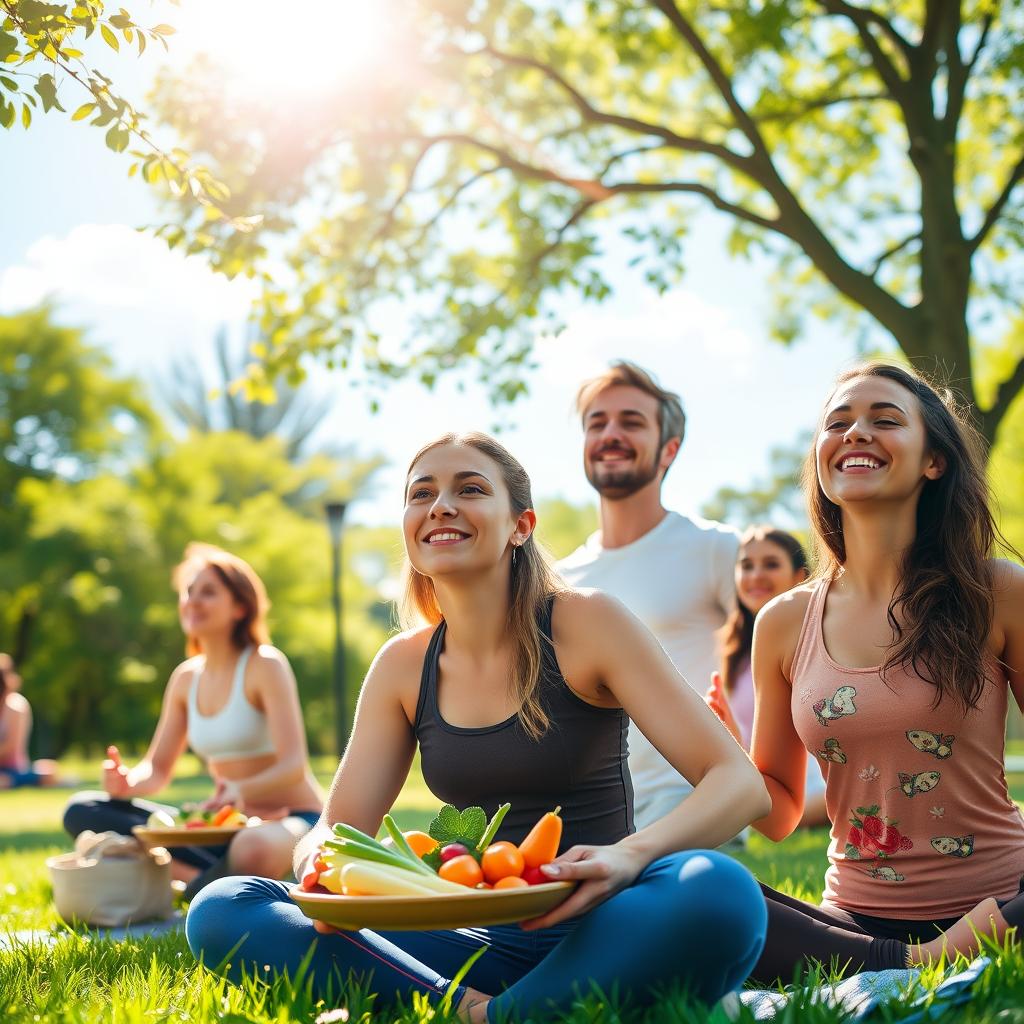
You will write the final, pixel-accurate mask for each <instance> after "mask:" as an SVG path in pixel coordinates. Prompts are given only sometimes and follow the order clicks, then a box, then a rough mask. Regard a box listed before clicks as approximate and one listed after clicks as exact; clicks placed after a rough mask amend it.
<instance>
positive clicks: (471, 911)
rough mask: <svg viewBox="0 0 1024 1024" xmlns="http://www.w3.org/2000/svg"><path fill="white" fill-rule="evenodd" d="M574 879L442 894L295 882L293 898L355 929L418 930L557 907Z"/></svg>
mask: <svg viewBox="0 0 1024 1024" xmlns="http://www.w3.org/2000/svg"><path fill="white" fill-rule="evenodd" d="M576 884H577V883H576V882H545V883H544V884H543V885H531V886H530V887H529V888H528V889H499V890H498V891H497V892H494V891H487V890H483V891H478V890H474V889H467V890H466V895H465V896H463V895H462V894H461V893H455V894H454V895H451V896H449V895H444V896H336V895H334V894H333V893H324V892H306V891H305V889H303V888H302V887H301V886H298V885H293V886H292V887H291V889H290V891H289V895H290V896H291V898H292V899H293V900H294V901H295V902H296V903H297V904H298V905H299V907H301V909H302V912H303V913H304V914H305V915H306V917H311V918H313V919H314V920H317V921H323V922H325V923H326V924H329V925H333V926H334V927H335V928H342V929H344V930H345V931H353V932H354V931H359V929H360V928H373V929H376V930H378V931H422V930H425V929H430V928H472V927H474V926H477V925H488V924H512V923H513V922H516V921H525V920H527V918H531V917H539V916H540V915H541V914H544V913H546V912H547V911H549V910H551V908H552V907H557V906H558V904H559V903H561V902H562V900H564V899H565V898H566V897H567V896H568V895H569V893H570V892H572V890H573V889H575V888H576Z"/></svg>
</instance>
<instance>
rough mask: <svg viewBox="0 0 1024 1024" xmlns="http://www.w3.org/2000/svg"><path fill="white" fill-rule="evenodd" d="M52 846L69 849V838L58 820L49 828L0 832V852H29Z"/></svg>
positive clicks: (47, 848)
mask: <svg viewBox="0 0 1024 1024" xmlns="http://www.w3.org/2000/svg"><path fill="white" fill-rule="evenodd" d="M54 846H59V847H61V848H64V847H67V849H69V850H70V849H71V838H70V837H69V836H68V834H67V832H65V831H64V829H62V828H61V827H60V823H59V822H58V823H57V825H56V827H55V828H53V829H50V830H43V829H38V830H37V829H33V830H29V831H25V832H0V853H31V852H32V851H34V850H50V849H52V848H53V847H54Z"/></svg>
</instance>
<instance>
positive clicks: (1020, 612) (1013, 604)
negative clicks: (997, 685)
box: [992, 561, 1024, 711]
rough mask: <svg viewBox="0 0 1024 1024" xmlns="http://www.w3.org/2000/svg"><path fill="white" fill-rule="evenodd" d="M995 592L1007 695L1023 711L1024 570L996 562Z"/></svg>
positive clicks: (996, 615)
mask: <svg viewBox="0 0 1024 1024" xmlns="http://www.w3.org/2000/svg"><path fill="white" fill-rule="evenodd" d="M992 576H993V590H994V592H995V594H994V596H995V622H994V626H995V630H994V632H997V633H998V637H997V643H998V645H999V647H1001V650H999V651H998V655H999V659H1000V660H1001V661H1002V663H1003V665H1004V667H1005V669H1006V674H1007V678H1008V680H1009V683H1010V692H1011V693H1012V694H1013V699H1014V700H1015V701H1016V702H1017V707H1018V708H1019V709H1020V710H1021V711H1024V568H1021V566H1019V565H1017V564H1016V563H1015V562H1006V561H998V562H996V563H995V564H994V565H993V566H992Z"/></svg>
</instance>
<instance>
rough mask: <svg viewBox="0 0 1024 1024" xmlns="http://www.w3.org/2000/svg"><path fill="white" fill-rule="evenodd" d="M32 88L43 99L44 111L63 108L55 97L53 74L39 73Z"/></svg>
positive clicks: (55, 86)
mask: <svg viewBox="0 0 1024 1024" xmlns="http://www.w3.org/2000/svg"><path fill="white" fill-rule="evenodd" d="M34 88H35V90H36V92H37V93H39V98H40V99H41V100H42V101H43V111H44V113H45V112H48V111H50V110H60V111H63V110H64V108H63V107H62V106H61V105H60V101H59V100H58V99H57V83H56V82H55V81H54V78H53V75H40V76H39V78H38V79H37V81H36V84H35V86H34Z"/></svg>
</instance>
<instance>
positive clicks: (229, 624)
mask: <svg viewBox="0 0 1024 1024" xmlns="http://www.w3.org/2000/svg"><path fill="white" fill-rule="evenodd" d="M244 614H245V609H244V608H243V607H242V605H240V604H239V603H238V602H237V601H236V600H235V598H234V596H233V595H232V593H231V591H230V590H229V589H228V588H227V586H226V585H225V583H224V581H223V580H222V579H221V578H220V576H219V575H218V574H217V571H216V569H214V568H213V567H212V566H210V565H206V566H204V567H203V568H202V569H200V570H199V572H197V573H196V574H195V576H193V577H192V579H191V580H190V581H189V583H188V585H187V587H186V589H185V590H183V591H182V592H181V593H180V594H179V595H178V617H179V619H180V620H181V628H182V629H183V630H184V632H185V633H186V634H187V635H189V636H213V635H216V634H219V633H228V634H230V632H231V630H232V629H234V626H235V623H236V622H237V621H238V620H239V619H240V618H241V617H242V616H243V615H244Z"/></svg>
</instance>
